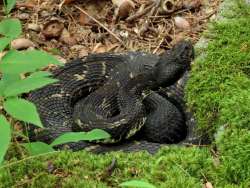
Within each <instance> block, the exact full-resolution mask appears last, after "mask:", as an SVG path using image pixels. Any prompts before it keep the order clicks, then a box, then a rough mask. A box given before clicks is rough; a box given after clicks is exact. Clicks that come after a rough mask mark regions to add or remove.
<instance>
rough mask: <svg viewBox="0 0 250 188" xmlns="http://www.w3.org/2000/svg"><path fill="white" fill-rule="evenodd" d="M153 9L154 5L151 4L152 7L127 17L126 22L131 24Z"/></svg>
mask: <svg viewBox="0 0 250 188" xmlns="http://www.w3.org/2000/svg"><path fill="white" fill-rule="evenodd" d="M153 7H155V4H154V3H153V4H152V5H150V6H148V7H147V8H145V9H143V10H142V11H139V12H136V13H135V14H134V15H132V16H129V17H128V18H127V19H126V21H128V22H131V21H133V20H135V19H137V18H139V17H141V16H143V15H145V14H147V13H148V12H149V11H150V10H151V9H152V8H153Z"/></svg>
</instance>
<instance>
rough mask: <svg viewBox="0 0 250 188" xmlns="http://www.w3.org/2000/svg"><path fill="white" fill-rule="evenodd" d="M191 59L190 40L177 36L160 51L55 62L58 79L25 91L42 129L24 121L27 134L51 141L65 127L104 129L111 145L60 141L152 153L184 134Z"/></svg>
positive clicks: (96, 148) (99, 148)
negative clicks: (173, 44)
mask: <svg viewBox="0 0 250 188" xmlns="http://www.w3.org/2000/svg"><path fill="white" fill-rule="evenodd" d="M193 58H194V49H193V46H192V44H191V42H189V41H180V42H179V43H177V44H176V45H175V46H174V47H173V48H172V49H170V50H168V51H166V52H165V53H163V54H162V55H160V56H158V55H154V54H150V53H144V52H127V53H122V54H121V53H120V54H114V53H101V54H90V55H88V56H86V57H84V58H82V59H76V60H73V61H71V62H70V63H67V64H65V65H64V66H63V67H58V68H56V69H55V70H53V71H52V77H53V78H56V79H58V80H59V81H58V82H56V83H53V84H50V85H47V86H45V87H42V88H40V89H37V90H35V91H32V92H31V93H30V94H29V97H28V99H29V100H30V101H31V102H33V103H34V104H35V105H36V107H37V110H38V113H39V115H40V118H41V121H42V123H43V125H44V127H45V128H44V129H37V128H35V127H34V126H32V125H29V126H28V133H29V134H28V136H29V137H30V140H32V141H34V140H36V141H43V142H46V143H51V142H52V141H53V140H54V139H55V138H57V137H58V136H60V135H62V134H63V133H66V132H71V131H90V130H92V129H95V128H100V129H103V130H105V131H107V132H108V133H110V135H111V137H112V139H110V140H109V141H108V142H111V143H112V144H110V143H109V144H107V143H105V144H97V143H90V142H85V141H80V142H75V143H68V144H67V145H66V147H69V148H70V149H72V150H80V149H86V150H90V151H93V152H96V153H103V152H107V151H115V150H123V151H138V150H147V151H149V152H150V153H154V152H155V151H157V150H158V149H159V148H160V147H161V146H162V145H164V144H169V143H178V142H180V141H181V140H183V139H185V137H186V135H187V131H188V130H187V127H188V126H187V122H188V120H190V117H187V116H186V112H185V107H184V105H183V103H184V101H183V87H184V85H185V81H186V79H187V73H186V72H187V71H188V70H189V69H190V64H191V61H192V59H193ZM183 75H184V76H183ZM178 80H179V81H178ZM177 81H178V82H177ZM161 87H163V88H166V91H167V93H165V92H161V90H159V88H161ZM187 118H188V119H187ZM134 140H136V141H134ZM106 142H107V141H106ZM63 147H65V146H63ZM59 148H61V147H59Z"/></svg>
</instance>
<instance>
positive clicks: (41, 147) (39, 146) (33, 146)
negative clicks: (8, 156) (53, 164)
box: [22, 142, 55, 155]
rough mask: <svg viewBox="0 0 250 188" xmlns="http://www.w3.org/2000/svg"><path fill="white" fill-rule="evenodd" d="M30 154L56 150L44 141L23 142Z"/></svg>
mask: <svg viewBox="0 0 250 188" xmlns="http://www.w3.org/2000/svg"><path fill="white" fill-rule="evenodd" d="M22 145H23V146H24V147H25V148H26V149H27V150H28V152H29V153H30V155H39V154H43V153H49V152H53V151H55V150H54V149H53V148H52V147H51V146H50V145H48V144H46V143H43V142H31V143H25V144H22Z"/></svg>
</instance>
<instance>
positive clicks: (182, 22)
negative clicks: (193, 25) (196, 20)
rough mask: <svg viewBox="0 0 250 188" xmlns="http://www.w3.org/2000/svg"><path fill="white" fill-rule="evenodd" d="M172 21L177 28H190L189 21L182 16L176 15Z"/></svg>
mask: <svg viewBox="0 0 250 188" xmlns="http://www.w3.org/2000/svg"><path fill="white" fill-rule="evenodd" d="M174 23H175V25H176V27H177V28H179V29H182V30H186V29H190V24H189V22H188V21H187V20H186V19H185V18H183V17H180V16H176V17H175V18H174Z"/></svg>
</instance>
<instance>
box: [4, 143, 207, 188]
mask: <svg viewBox="0 0 250 188" xmlns="http://www.w3.org/2000/svg"><path fill="white" fill-rule="evenodd" d="M114 158H115V159H116V160H117V168H116V169H115V170H114V172H113V173H112V175H111V176H109V175H107V174H106V172H105V170H106V168H107V167H108V166H109V165H110V163H111V161H112V160H113V159H114ZM211 164H212V159H211V157H210V153H209V151H208V149H206V148H203V149H199V148H181V147H167V148H164V149H162V150H161V151H160V152H159V153H158V154H157V155H155V156H151V155H150V154H148V153H143V152H139V153H130V154H125V153H119V152H118V153H109V154H105V155H90V154H89V153H87V152H85V151H81V152H75V153H72V152H60V153H58V154H49V155H47V156H46V157H44V156H43V157H35V158H31V159H28V160H24V161H21V162H16V164H15V163H14V164H10V166H8V168H7V167H6V168H3V169H1V170H0V182H1V185H2V186H3V187H11V186H13V185H22V186H23V187H32V186H33V187H41V185H44V186H45V187H54V186H55V185H57V186H63V187H72V186H74V187H109V186H114V187H118V184H119V183H121V182H123V181H126V180H130V179H142V180H147V181H149V182H151V183H154V184H155V185H157V187H162V188H165V187H175V186H177V187H183V188H184V187H201V185H202V182H203V176H206V174H207V172H208V169H209V168H210V166H211ZM83 185H84V186H83Z"/></svg>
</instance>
